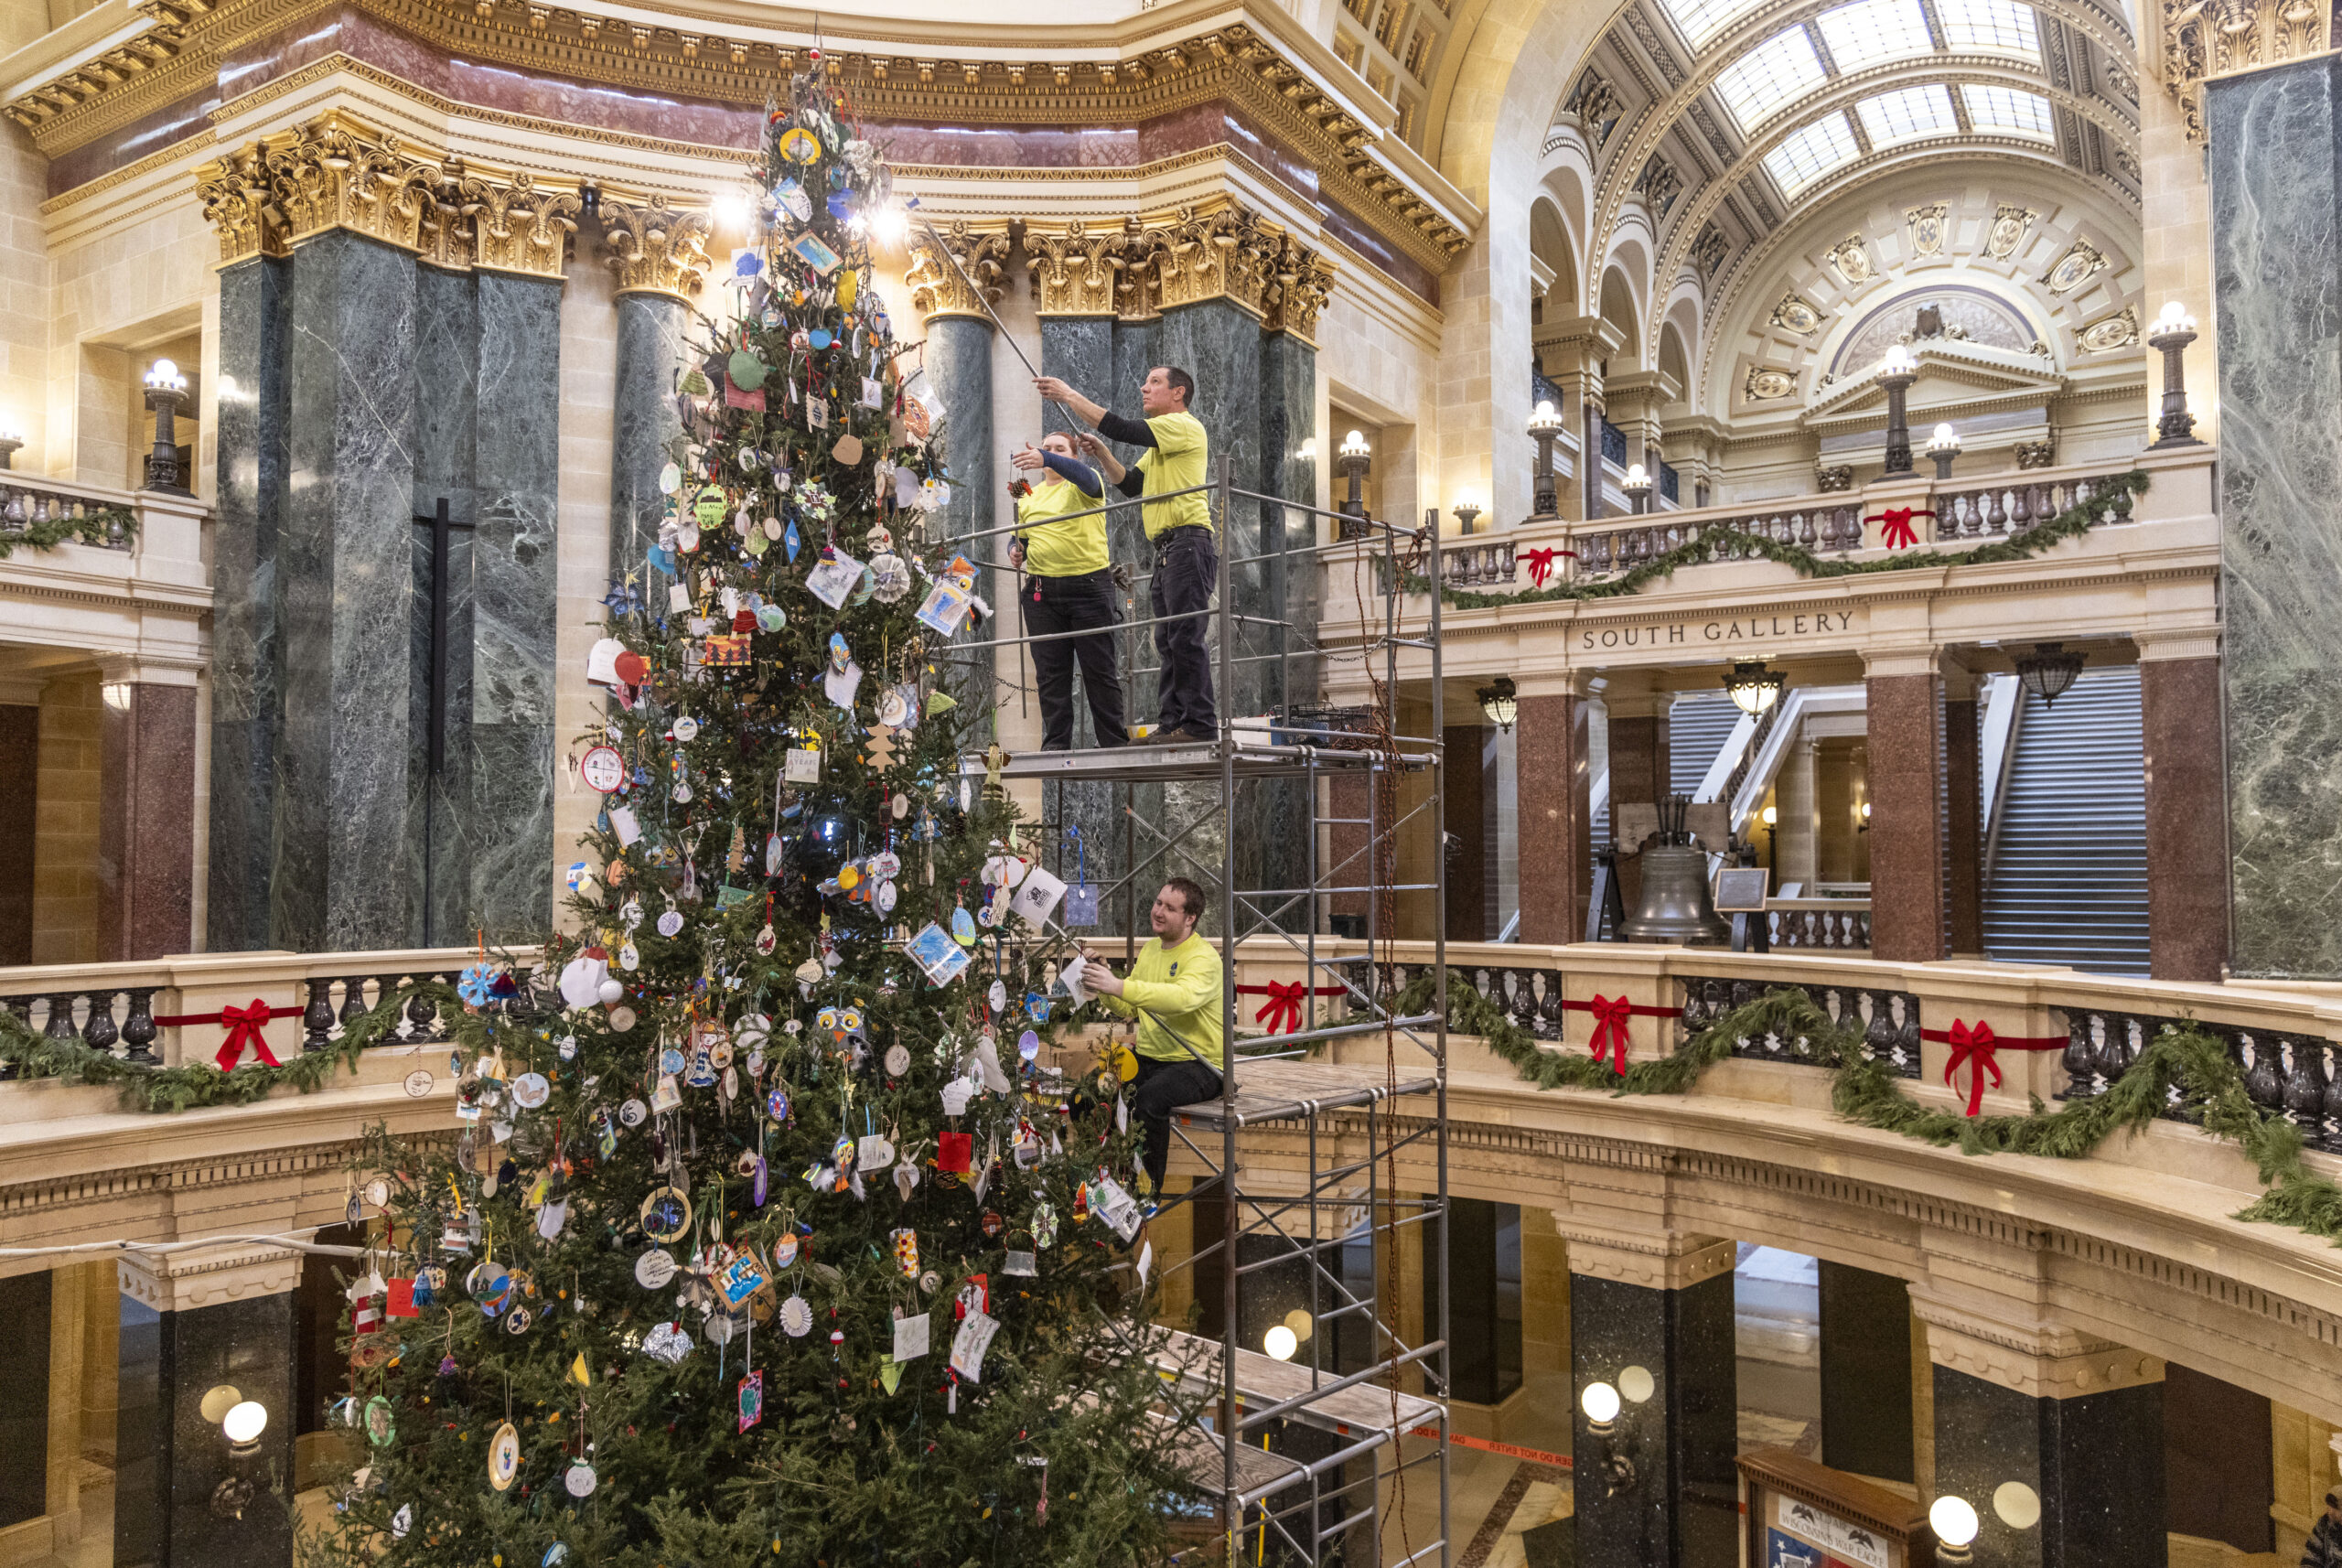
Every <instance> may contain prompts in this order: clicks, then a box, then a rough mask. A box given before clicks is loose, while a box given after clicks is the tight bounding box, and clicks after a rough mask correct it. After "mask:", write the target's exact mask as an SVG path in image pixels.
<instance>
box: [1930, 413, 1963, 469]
mask: <svg viewBox="0 0 2342 1568" xmlns="http://www.w3.org/2000/svg"><path fill="white" fill-rule="evenodd" d="M1928 456H1930V457H1933V458H1934V459H1935V460H1936V481H1937V483H1939V484H1940V483H1942V482H1943V481H1944V480H1946V479H1949V478H1951V460H1952V459H1953V458H1954V457H1957V456H1960V432H1958V431H1957V430H1954V429H1953V428H1952V427H1951V426H1950V425H1949V424H1939V425H1937V426H1936V433H1935V437H1934V439H1932V440H1930V441H1929V442H1928Z"/></svg>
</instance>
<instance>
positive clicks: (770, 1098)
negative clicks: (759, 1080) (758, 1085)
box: [765, 1089, 789, 1122]
mask: <svg viewBox="0 0 2342 1568" xmlns="http://www.w3.org/2000/svg"><path fill="white" fill-rule="evenodd" d="M765 1114H766V1115H768V1116H769V1117H771V1118H772V1119H773V1120H774V1121H776V1122H786V1121H788V1120H789V1094H788V1091H787V1090H780V1089H776V1090H773V1091H772V1092H771V1093H770V1094H768V1095H766V1096H765Z"/></svg>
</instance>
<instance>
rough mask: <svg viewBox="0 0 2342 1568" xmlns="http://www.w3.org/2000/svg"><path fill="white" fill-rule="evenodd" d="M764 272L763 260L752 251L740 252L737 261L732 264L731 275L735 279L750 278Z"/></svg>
mask: <svg viewBox="0 0 2342 1568" xmlns="http://www.w3.org/2000/svg"><path fill="white" fill-rule="evenodd" d="M764 270H765V263H764V258H763V257H761V256H759V255H757V253H756V252H754V251H743V252H740V256H739V259H738V260H737V261H735V262H734V263H732V275H733V276H734V277H736V278H752V277H754V276H756V275H757V274H758V273H760V272H762V271H764Z"/></svg>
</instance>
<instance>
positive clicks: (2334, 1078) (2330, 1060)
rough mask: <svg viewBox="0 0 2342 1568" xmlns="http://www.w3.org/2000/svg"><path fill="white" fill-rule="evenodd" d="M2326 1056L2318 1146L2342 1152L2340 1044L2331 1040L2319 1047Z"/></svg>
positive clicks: (2341, 1060)
mask: <svg viewBox="0 0 2342 1568" xmlns="http://www.w3.org/2000/svg"><path fill="white" fill-rule="evenodd" d="M2320 1048H2321V1051H2322V1053H2323V1054H2324V1055H2325V1056H2326V1058H2327V1061H2326V1105H2325V1107H2324V1109H2325V1117H2326V1122H2325V1130H2324V1131H2323V1132H2322V1133H2320V1134H2319V1137H2318V1144H2319V1146H2320V1147H2322V1148H2324V1149H2326V1150H2327V1151H2328V1152H2329V1153H2333V1154H2342V1046H2337V1045H2335V1044H2334V1043H2333V1042H2332V1041H2330V1040H2329V1041H2326V1042H2325V1043H2324V1044H2323V1045H2322V1047H2320Z"/></svg>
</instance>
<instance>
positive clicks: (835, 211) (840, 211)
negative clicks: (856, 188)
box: [829, 190, 854, 223]
mask: <svg viewBox="0 0 2342 1568" xmlns="http://www.w3.org/2000/svg"><path fill="white" fill-rule="evenodd" d="M829 209H830V216H831V217H833V218H834V219H836V220H838V221H839V222H841V223H843V222H844V221H845V220H847V219H849V218H851V217H853V216H854V192H852V191H850V190H833V191H832V192H830V200H829Z"/></svg>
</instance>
